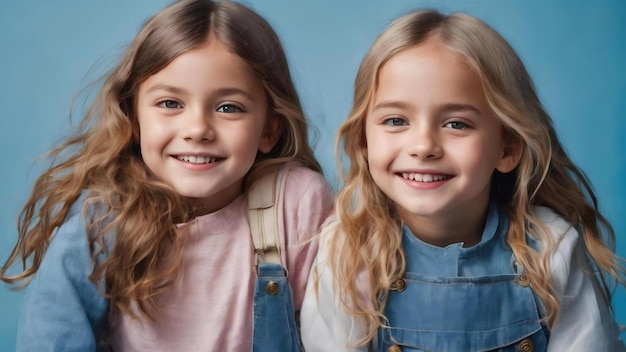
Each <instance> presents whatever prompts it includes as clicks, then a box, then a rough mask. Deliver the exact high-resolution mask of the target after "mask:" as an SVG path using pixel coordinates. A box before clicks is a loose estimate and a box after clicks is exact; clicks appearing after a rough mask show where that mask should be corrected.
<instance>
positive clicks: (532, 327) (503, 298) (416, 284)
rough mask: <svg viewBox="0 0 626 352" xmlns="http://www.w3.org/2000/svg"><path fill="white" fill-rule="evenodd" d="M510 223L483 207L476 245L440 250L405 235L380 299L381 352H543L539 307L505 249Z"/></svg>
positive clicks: (405, 231) (545, 340) (493, 209)
mask: <svg viewBox="0 0 626 352" xmlns="http://www.w3.org/2000/svg"><path fill="white" fill-rule="evenodd" d="M508 227H509V224H508V218H507V217H506V216H504V215H503V214H499V213H498V211H497V210H496V207H495V206H493V205H492V206H491V207H490V208H489V212H488V216H487V221H486V224H485V229H484V231H483V237H482V239H481V242H480V243H479V244H477V245H476V246H473V247H470V248H463V247H462V243H456V244H452V245H449V246H448V247H445V248H441V247H435V246H431V245H429V244H427V243H424V242H421V241H420V240H418V239H417V238H416V237H414V236H413V235H412V234H411V232H410V231H409V230H408V228H406V227H405V228H404V229H403V234H402V244H403V248H404V252H405V255H406V261H407V268H406V273H405V276H404V278H403V279H400V280H398V281H396V282H395V283H394V284H393V285H392V290H390V292H389V295H388V297H387V300H386V306H385V311H384V313H385V316H386V318H387V319H388V321H387V324H383V325H385V326H384V327H381V328H379V332H378V350H379V351H390V352H397V351H429V352H430V351H446V352H448V351H463V352H469V351H523V352H530V351H545V350H546V349H547V343H548V330H547V328H546V327H545V326H544V325H543V324H542V323H541V321H540V319H541V309H542V308H541V307H542V306H541V302H540V301H539V299H538V298H537V297H536V296H535V294H534V293H533V291H532V290H531V288H530V286H529V281H528V277H527V276H526V275H525V274H524V273H523V269H522V268H520V267H519V266H518V265H517V263H516V261H515V257H514V256H513V252H512V250H511V249H510V247H509V246H508V245H507V244H506V242H505V235H506V233H507V231H508Z"/></svg>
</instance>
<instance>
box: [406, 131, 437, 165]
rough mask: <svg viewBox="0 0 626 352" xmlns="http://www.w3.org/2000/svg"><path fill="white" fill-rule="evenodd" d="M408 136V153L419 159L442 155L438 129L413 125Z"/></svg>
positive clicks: (435, 157)
mask: <svg viewBox="0 0 626 352" xmlns="http://www.w3.org/2000/svg"><path fill="white" fill-rule="evenodd" d="M411 128H412V130H413V131H411V132H412V133H410V134H409V136H408V138H409V139H410V140H409V141H408V148H407V151H408V153H409V154H410V155H411V156H413V157H417V158H420V159H437V158H440V157H441V156H442V155H443V148H442V145H441V143H440V138H439V134H438V133H437V132H438V129H437V128H433V127H427V126H416V125H413V126H412V127H411Z"/></svg>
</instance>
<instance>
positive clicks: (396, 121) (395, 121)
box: [383, 117, 408, 126]
mask: <svg viewBox="0 0 626 352" xmlns="http://www.w3.org/2000/svg"><path fill="white" fill-rule="evenodd" d="M383 125H388V126H404V125H408V123H407V122H406V121H405V120H404V119H401V118H399V117H392V118H389V119H386V120H385V121H383Z"/></svg>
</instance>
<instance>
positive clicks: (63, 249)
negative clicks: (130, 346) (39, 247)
mask: <svg viewBox="0 0 626 352" xmlns="http://www.w3.org/2000/svg"><path fill="white" fill-rule="evenodd" d="M82 206H83V201H82V200H80V199H79V201H77V202H76V203H75V204H74V206H73V208H72V210H71V211H70V214H68V217H67V219H66V221H65V222H64V223H63V225H62V226H61V227H59V229H58V230H57V232H56V234H55V235H54V237H53V239H52V241H51V243H50V246H49V248H48V250H47V252H46V255H45V256H44V258H43V261H42V263H41V266H40V267H39V270H38V272H37V274H36V275H35V276H34V278H33V280H32V282H31V283H30V284H29V285H28V287H27V289H26V294H25V296H24V302H23V306H22V310H21V313H20V319H19V323H18V332H17V345H16V346H17V347H16V349H17V351H37V352H40V351H81V352H84V351H95V350H96V347H97V337H96V336H97V335H98V334H99V331H100V329H101V328H103V327H104V325H105V322H106V318H107V312H108V309H109V305H108V301H107V300H106V299H104V297H103V296H102V292H100V291H99V290H98V288H97V287H96V286H95V285H94V284H93V283H91V282H90V281H89V279H88V277H89V275H91V272H92V271H93V267H94V263H93V260H92V259H91V255H90V251H89V244H88V241H87V233H86V230H85V229H86V228H85V223H84V221H83V215H82Z"/></svg>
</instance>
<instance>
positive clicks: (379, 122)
mask: <svg viewBox="0 0 626 352" xmlns="http://www.w3.org/2000/svg"><path fill="white" fill-rule="evenodd" d="M337 145H338V146H343V149H344V151H345V155H346V156H347V158H348V161H349V166H348V170H347V174H346V176H345V177H344V183H345V184H344V187H343V189H342V190H341V191H340V192H339V194H338V197H337V199H336V210H335V215H334V217H332V218H331V219H329V221H328V223H327V224H326V225H325V226H324V229H323V230H322V236H321V238H320V250H319V252H318V259H317V264H316V265H314V267H313V270H312V274H311V277H310V283H309V285H308V286H307V293H306V296H305V302H304V303H303V308H302V315H301V318H302V331H303V343H304V346H305V348H306V349H307V351H348V350H349V351H365V350H378V351H400V350H402V351H491V350H498V351H545V350H549V351H623V350H625V348H624V345H623V343H622V342H621V341H620V340H619V332H618V328H617V325H616V323H615V321H614V319H613V316H612V312H611V310H610V299H611V290H610V286H612V285H611V282H612V283H615V282H616V281H618V282H621V283H623V282H624V281H623V278H624V268H623V266H622V263H621V259H620V258H618V257H617V256H616V254H615V252H614V232H613V229H612V227H611V225H610V224H609V223H608V222H607V220H606V219H605V218H604V217H603V216H602V215H601V214H600V212H599V211H598V207H597V203H596V197H595V194H594V192H593V190H592V188H591V185H590V182H589V181H588V179H587V178H586V177H585V175H584V173H583V172H582V171H581V170H580V169H579V168H578V167H577V166H576V165H575V164H574V163H573V162H572V160H571V159H570V157H569V156H568V155H567V153H566V152H565V150H564V149H563V146H562V145H561V143H560V142H559V139H558V138H557V135H556V132H555V130H554V127H553V123H552V120H551V118H550V117H549V116H548V114H547V113H546V112H545V110H544V109H543V107H542V106H541V103H540V102H539V99H538V97H537V94H536V92H535V90H534V88H533V84H532V81H531V78H530V77H529V74H528V73H527V71H526V69H525V68H524V65H523V64H522V62H521V61H520V59H519V57H518V56H517V55H516V53H515V52H514V50H513V49H512V48H511V47H510V46H509V45H508V44H507V42H506V41H505V40H504V39H503V38H502V37H501V36H500V35H499V34H498V33H497V32H495V31H494V30H493V29H491V28H490V27H489V26H488V25H487V24H485V23H483V22H482V21H480V20H478V19H476V18H474V17H471V16H469V15H465V14H452V15H449V16H444V15H442V14H440V13H438V12H436V11H431V10H424V11H416V12H412V13H409V14H407V15H405V16H403V17H401V18H399V19H397V20H396V21H394V22H393V23H392V24H391V25H390V26H389V27H388V28H387V29H386V30H385V31H384V32H383V33H382V34H381V35H380V36H379V37H378V39H377V40H376V41H375V43H374V44H373V46H372V47H371V48H370V50H369V51H368V53H367V54H366V56H365V58H364V59H363V62H362V64H361V66H360V68H359V71H358V74H357V77H356V82H355V93H354V104H353V108H352V111H351V113H350V115H349V116H348V118H347V119H346V120H345V122H344V123H343V124H342V125H341V127H340V129H339V132H338V143H337Z"/></svg>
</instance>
